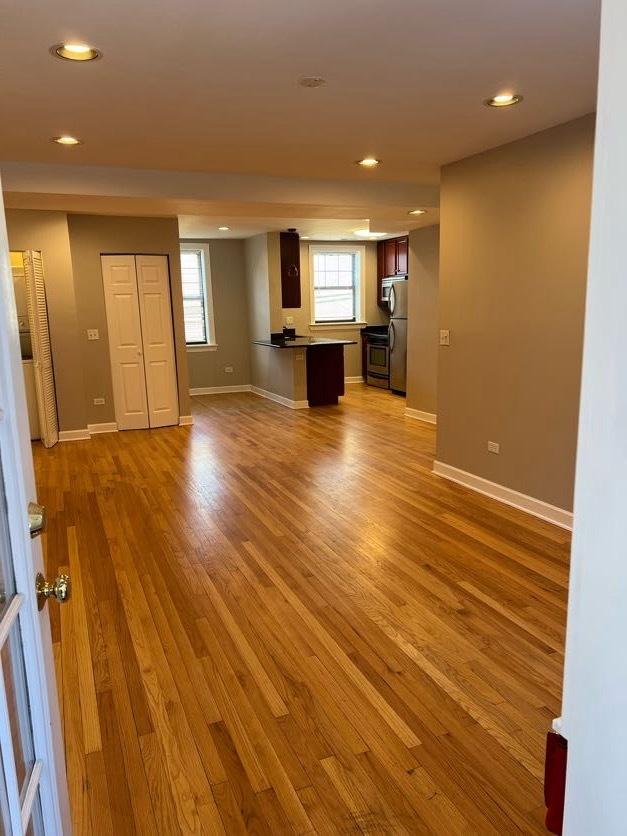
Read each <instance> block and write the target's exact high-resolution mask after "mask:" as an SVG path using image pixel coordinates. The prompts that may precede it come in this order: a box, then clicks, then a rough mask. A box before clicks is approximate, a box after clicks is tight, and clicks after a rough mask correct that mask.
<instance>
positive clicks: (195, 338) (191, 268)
mask: <svg viewBox="0 0 627 836" xmlns="http://www.w3.org/2000/svg"><path fill="white" fill-rule="evenodd" d="M181 281H182V286H183V316H184V319H185V342H186V344H187V345H191V346H193V345H197V346H201V345H209V344H211V343H212V342H213V334H212V333H211V330H212V328H211V323H212V321H213V314H212V311H211V299H210V298H209V297H208V292H209V291H208V285H209V283H208V279H207V264H206V263H205V252H204V248H203V247H202V246H200V245H198V246H197V247H194V245H191V244H185V245H181Z"/></svg>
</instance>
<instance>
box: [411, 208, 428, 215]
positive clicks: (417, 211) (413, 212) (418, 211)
mask: <svg viewBox="0 0 627 836" xmlns="http://www.w3.org/2000/svg"><path fill="white" fill-rule="evenodd" d="M407 214H408V215H426V214H427V210H426V209H410V210H409V212H408V213H407Z"/></svg>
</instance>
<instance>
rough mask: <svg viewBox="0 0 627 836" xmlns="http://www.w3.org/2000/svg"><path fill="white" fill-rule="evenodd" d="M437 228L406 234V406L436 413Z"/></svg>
mask: <svg viewBox="0 0 627 836" xmlns="http://www.w3.org/2000/svg"><path fill="white" fill-rule="evenodd" d="M439 248H440V227H439V226H428V227H425V228H423V229H415V230H414V231H413V232H410V233H409V287H408V311H407V406H408V408H410V409H418V410H420V411H421V412H430V413H432V414H435V413H437V411H438V410H437V401H438V399H437V382H438V339H439V333H438V331H439V328H438V283H439V260H440V251H439Z"/></svg>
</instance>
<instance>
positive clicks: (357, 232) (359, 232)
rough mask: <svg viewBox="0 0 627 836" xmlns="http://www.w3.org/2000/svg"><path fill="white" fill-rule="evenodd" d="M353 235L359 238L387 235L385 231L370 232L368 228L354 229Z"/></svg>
mask: <svg viewBox="0 0 627 836" xmlns="http://www.w3.org/2000/svg"><path fill="white" fill-rule="evenodd" d="M355 235H358V236H359V237H360V238H383V237H385V236H386V235H387V232H371V231H370V230H369V229H356V230H355Z"/></svg>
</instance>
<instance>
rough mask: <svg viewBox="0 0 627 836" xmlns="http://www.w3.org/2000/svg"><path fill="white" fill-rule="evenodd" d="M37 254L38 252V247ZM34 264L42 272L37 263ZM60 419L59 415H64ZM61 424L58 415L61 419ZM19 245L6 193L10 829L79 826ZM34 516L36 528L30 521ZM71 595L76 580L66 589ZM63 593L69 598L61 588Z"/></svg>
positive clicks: (4, 537) (1, 543)
mask: <svg viewBox="0 0 627 836" xmlns="http://www.w3.org/2000/svg"><path fill="white" fill-rule="evenodd" d="M31 258H32V254H31ZM31 269H35V271H36V269H37V267H36V265H35V264H33V263H32V262H31ZM55 418H56V416H55ZM55 427H56V420H55ZM34 500H35V477H34V472H33V460H32V455H31V445H30V438H29V432H28V418H27V412H26V398H25V392H24V379H23V376H22V368H21V359H20V350H19V335H18V325H17V316H16V311H15V299H14V294H13V280H12V275H11V268H10V262H9V247H8V242H7V235H6V226H5V221H4V207H3V206H2V202H1V200H0V832H1V833H6V834H11V836H18V834H19V836H23V834H25V833H28V834H36V835H37V836H39V834H45V836H61V834H64V836H67V834H70V833H71V832H72V829H71V822H70V815H69V804H68V795H67V786H66V779H65V764H64V758H63V742H62V732H61V724H60V717H59V707H58V701H57V691H56V683H55V672H54V660H53V655H52V643H51V637H50V622H49V619H48V612H47V606H42V608H41V609H39V607H38V602H40V603H41V604H42V605H43V604H44V603H45V600H46V598H47V597H49V596H51V595H53V594H54V593H55V592H57V593H61V591H62V589H63V582H61V584H60V585H59V584H57V585H55V584H51V585H43V584H41V582H40V584H39V589H40V594H39V595H38V593H37V576H38V573H41V572H43V558H42V551H41V546H40V543H39V539H37V538H36V537H35V538H31V534H30V532H31V525H32V530H33V533H35V529H36V528H37V527H41V525H40V524H41V522H42V520H41V519H38V515H37V514H36V513H34V512H35V511H36V510H37V509H35V508H34V507H33V508H31V509H30V510H31V512H33V513H32V517H31V518H30V521H29V503H30V502H32V501H34ZM29 522H30V525H29ZM65 591H66V592H67V587H66V588H65ZM59 597H61V595H59Z"/></svg>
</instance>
